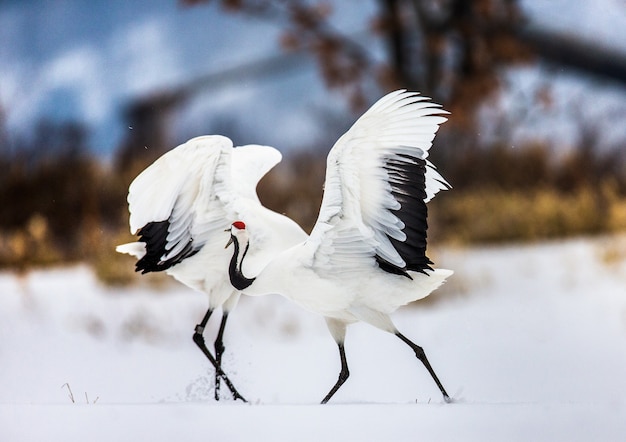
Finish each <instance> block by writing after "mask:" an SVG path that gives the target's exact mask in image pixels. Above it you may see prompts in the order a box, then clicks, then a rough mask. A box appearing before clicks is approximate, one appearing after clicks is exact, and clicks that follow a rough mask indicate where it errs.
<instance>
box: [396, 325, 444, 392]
mask: <svg viewBox="0 0 626 442" xmlns="http://www.w3.org/2000/svg"><path fill="white" fill-rule="evenodd" d="M396 336H397V337H398V338H400V339H401V340H402V341H403V342H404V343H405V344H407V345H408V346H409V347H411V348H412V349H413V351H414V352H415V356H417V359H419V360H420V361H421V362H422V364H424V367H426V370H428V372H429V373H430V375H431V376H432V378H433V380H434V381H435V384H437V387H439V391H441V394H443V399H444V400H445V401H446V402H452V399H450V396H449V395H448V393H447V392H446V389H445V388H443V385H442V384H441V381H439V378H438V377H437V375H436V374H435V370H433V367H432V366H431V365H430V362H428V358H427V357H426V353H424V349H423V348H422V347H420V346H419V345H417V344H415V343H413V342H412V341H411V340H410V339H409V338H407V337H406V336H404V335H403V334H402V333H400V332H396Z"/></svg>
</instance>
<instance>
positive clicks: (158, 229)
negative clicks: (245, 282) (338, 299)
mask: <svg viewBox="0 0 626 442" xmlns="http://www.w3.org/2000/svg"><path fill="white" fill-rule="evenodd" d="M281 159H282V156H281V154H280V152H278V151H277V150H276V149H274V148H272V147H269V146H258V145H249V146H242V147H237V148H233V144H232V142H231V140H230V139H228V138H226V137H223V136H219V135H214V136H203V137H197V138H193V139H191V140H189V141H187V142H186V143H184V144H182V145H180V146H178V147H176V148H174V149H172V150H171V151H169V152H167V153H165V154H164V155H163V156H161V157H160V158H159V159H157V160H156V161H155V162H154V163H153V164H152V165H150V166H149V167H148V168H146V169H145V170H144V171H143V172H141V173H140V174H139V175H138V176H137V177H136V178H135V180H134V181H133V182H132V183H131V185H130V188H129V192H128V207H129V211H130V220H129V223H130V231H131V233H132V234H133V235H139V241H138V242H134V243H129V244H124V245H120V246H118V247H117V249H116V250H117V251H118V252H121V253H128V254H131V255H133V256H135V257H137V258H138V259H139V261H138V262H137V264H136V270H137V271H142V272H143V273H146V272H155V271H165V272H166V273H168V274H169V275H171V276H173V277H174V278H176V279H177V280H179V281H180V282H182V283H183V284H186V285H187V286H189V287H192V288H194V289H196V290H199V291H202V292H204V293H206V294H208V296H209V307H208V310H207V313H206V315H205V316H204V318H203V320H202V321H201V322H200V324H198V325H197V326H196V332H195V334H194V341H195V342H196V344H197V345H198V346H199V347H200V349H201V350H202V351H203V353H205V355H206V356H207V357H208V358H209V360H210V361H211V362H212V363H213V365H214V366H215V368H216V391H215V396H216V399H218V398H219V395H218V394H219V378H220V377H222V378H223V379H224V380H225V382H226V383H227V384H228V386H229V388H231V392H232V393H233V395H234V396H235V398H240V399H243V398H242V397H241V395H239V393H238V392H237V391H236V390H235V389H234V386H232V383H230V381H229V380H228V378H227V377H226V375H225V374H223V372H222V371H221V354H222V352H223V343H222V335H223V332H224V327H225V324H226V319H227V318H228V314H229V312H230V311H231V310H232V308H234V307H235V305H236V303H237V300H238V299H239V295H240V292H239V291H237V290H235V289H233V287H232V285H231V284H230V282H229V278H228V261H229V259H230V253H229V252H228V251H226V250H224V243H223V241H224V231H225V230H228V228H229V227H230V220H232V219H238V218H246V219H254V220H255V225H254V227H252V228H251V229H250V236H251V238H253V240H254V243H255V244H254V245H253V246H251V247H250V250H249V253H248V259H249V262H250V267H251V268H255V269H256V270H257V271H259V270H261V269H262V268H263V267H264V266H265V265H266V264H267V262H269V260H270V259H271V258H272V257H273V256H274V255H275V254H276V253H278V252H279V251H282V250H285V249H287V248H288V247H291V246H292V245H294V244H297V243H299V242H301V241H303V240H304V239H305V238H306V234H305V232H304V231H303V230H302V229H301V228H300V227H299V226H298V225H297V224H296V223H295V222H293V221H292V220H291V219H289V218H287V217H285V216H283V215H280V214H277V213H275V212H273V211H271V210H269V209H267V208H265V207H264V206H263V205H262V204H261V203H260V201H259V199H258V197H257V194H256V186H257V184H258V182H259V180H260V179H261V178H262V177H263V176H264V175H265V174H266V173H267V172H268V171H269V170H270V169H272V168H273V167H274V166H275V165H276V164H277V163H279V162H280V160H281ZM219 307H222V310H223V316H222V323H221V325H220V329H219V332H218V336H217V338H216V341H215V351H216V355H215V358H213V356H212V355H211V353H210V352H209V351H208V349H207V348H206V346H205V344H204V339H203V337H202V333H203V331H204V327H205V326H206V324H207V322H208V320H209V317H210V316H211V314H212V312H213V311H214V310H215V309H218V308H219Z"/></svg>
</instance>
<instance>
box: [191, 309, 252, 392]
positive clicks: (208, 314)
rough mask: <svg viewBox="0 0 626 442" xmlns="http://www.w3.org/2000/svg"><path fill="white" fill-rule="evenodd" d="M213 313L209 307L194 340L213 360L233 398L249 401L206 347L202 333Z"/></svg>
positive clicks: (217, 373) (216, 370)
mask: <svg viewBox="0 0 626 442" xmlns="http://www.w3.org/2000/svg"><path fill="white" fill-rule="evenodd" d="M212 313H213V310H212V309H208V310H207V312H206V314H205V315H204V318H202V321H201V322H200V324H198V325H196V328H195V331H194V334H193V342H195V343H196V345H197V346H198V348H200V350H201V351H202V353H204V355H205V356H206V357H207V359H208V360H209V362H211V364H212V365H213V367H215V373H216V376H219V377H220V378H222V379H223V380H224V382H225V383H226V386H227V387H228V389H229V390H230V392H231V394H232V395H233V398H234V399H235V400H237V399H240V400H241V401H243V402H248V401H246V399H245V398H244V397H243V396H242V395H240V394H239V392H238V391H237V389H236V388H235V386H234V385H233V383H232V382H231V381H230V379H228V376H226V373H224V372H223V371H222V367H220V365H219V364H218V363H217V361H216V360H215V358H214V357H213V355H212V354H211V352H210V351H209V349H208V348H207V347H206V344H205V343H204V336H202V333H204V327H206V324H207V322H209V318H210V317H211V314H212Z"/></svg>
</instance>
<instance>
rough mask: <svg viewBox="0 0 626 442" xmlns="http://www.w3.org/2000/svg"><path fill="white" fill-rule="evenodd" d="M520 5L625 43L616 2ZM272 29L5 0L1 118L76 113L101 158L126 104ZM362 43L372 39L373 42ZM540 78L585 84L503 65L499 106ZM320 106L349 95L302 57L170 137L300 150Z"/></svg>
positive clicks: (218, 102)
mask: <svg viewBox="0 0 626 442" xmlns="http://www.w3.org/2000/svg"><path fill="white" fill-rule="evenodd" d="M332 4H333V6H334V14H333V19H334V20H335V22H334V25H335V26H336V27H337V28H338V29H341V30H342V31H345V32H348V33H355V34H358V33H360V32H363V31H364V29H363V28H364V26H367V25H368V23H369V21H368V17H371V16H373V14H374V13H375V11H376V2H375V1H373V0H369V1H358V2H357V1H356V0H352V1H347V2H338V1H333V2H332ZM521 4H522V7H523V8H524V10H525V11H526V12H527V14H528V15H529V16H530V19H531V23H534V24H536V25H538V26H544V27H550V28H554V29H557V30H560V31H563V32H573V33H575V34H576V35H581V36H584V37H588V38H593V39H596V40H598V41H600V42H602V43H603V44H605V45H607V46H608V47H611V48H614V49H618V50H619V49H621V50H624V51H626V45H625V44H624V42H626V26H624V25H626V6H625V2H624V1H623V0H602V1H591V0H587V1H580V2H568V1H565V0H555V1H547V0H546V1H542V0H522V1H521ZM357 5H358V6H357ZM280 33H281V29H280V28H279V26H278V25H277V24H276V23H270V22H266V21H261V20H258V19H253V18H249V17H246V16H245V15H242V14H225V13H224V12H223V11H221V10H220V9H219V7H218V6H217V5H215V4H209V5H205V6H200V7H194V8H184V7H181V6H180V5H179V4H178V3H177V1H176V0H152V1H148V0H139V1H133V2H126V1H124V0H110V1H104V0H94V1H90V2H85V1H81V0H29V1H3V2H0V41H1V42H2V44H0V106H1V108H2V109H3V112H4V118H5V124H6V125H7V128H8V129H9V131H11V132H16V133H24V132H28V131H29V130H30V128H31V127H32V125H33V124H34V123H35V122H36V121H37V120H38V119H41V118H47V119H50V120H52V121H69V120H79V121H83V122H84V123H86V124H87V126H88V127H89V129H90V131H91V133H92V139H91V140H90V144H91V145H92V146H93V147H94V149H95V150H96V151H97V152H98V153H100V154H102V155H103V156H107V155H110V153H111V152H112V151H113V150H114V149H115V148H116V147H117V146H118V145H119V143H120V141H121V140H122V139H123V137H124V136H125V134H126V133H127V131H128V130H130V128H129V127H127V125H126V126H125V124H124V121H122V119H121V110H122V109H123V107H124V105H125V104H127V103H128V102H129V100H131V99H132V98H136V97H140V96H145V95H147V94H149V93H151V92H154V91H158V90H162V89H164V88H167V87H171V86H176V85H182V84H185V83H186V82H188V81H190V80H193V79H195V78H198V77H201V76H203V75H206V74H209V73H216V72H221V71H223V70H226V69H229V68H233V67H237V66H241V65H246V64H248V63H251V62H254V61H255V60H262V59H265V58H267V57H271V56H274V55H277V54H280V53H281V50H280V48H279V43H278V42H279V36H280ZM370 43H371V45H372V46H373V47H374V48H377V47H380V42H379V41H377V40H375V39H373V38H372V41H370V42H368V44H370ZM547 76H552V77H555V78H556V79H557V80H556V81H557V82H558V85H560V86H559V87H560V88H565V91H564V92H561V93H560V94H561V96H563V97H569V96H570V95H571V90H578V92H577V93H578V95H581V94H582V95H584V94H585V93H586V91H588V89H589V83H588V82H585V81H583V82H582V83H581V81H580V79H579V78H578V77H576V78H578V79H576V78H575V79H574V80H572V79H571V76H569V74H568V73H564V74H563V73H559V72H556V73H554V72H547V73H546V72H544V71H537V70H528V71H526V72H525V73H524V72H522V73H520V72H516V73H510V74H509V77H508V81H509V82H510V83H511V85H512V87H511V91H512V92H511V93H510V94H509V95H508V96H507V95H504V96H503V97H502V101H500V102H499V103H498V106H499V107H502V106H505V107H506V106H512V105H513V102H514V101H515V100H516V95H515V94H516V93H517V94H518V95H519V89H520V88H522V89H523V88H528V87H531V88H532V87H535V88H538V87H541V85H542V84H543V83H544V82H545V81H546V80H545V78H546V77H547ZM572 83H573V85H571V84H572ZM568 84H570V85H571V86H568ZM591 86H592V88H593V93H594V94H596V95H597V96H599V97H604V98H601V99H600V100H599V102H600V103H602V105H601V106H600V107H601V108H603V109H604V108H606V107H607V106H608V107H611V106H613V107H615V106H618V107H619V106H620V104H619V103H622V102H624V101H625V100H624V97H625V95H624V94H625V92H624V89H623V88H622V89H621V92H620V94H618V95H617V97H616V94H615V90H614V89H613V88H610V87H609V88H608V90H607V89H606V87H605V85H604V84H602V83H597V82H595V83H592V85H591ZM572 87H573V88H574V89H571V88H572ZM516 90H517V92H516ZM611 97H612V98H611ZM606 100H608V102H606ZM611 100H613V101H615V102H617V103H618V104H613V103H612V102H611ZM559 106H560V107H559ZM568 106H571V99H570V98H567V99H564V101H563V102H562V103H558V102H557V104H556V105H555V108H556V111H555V110H554V109H552V111H551V112H552V113H553V114H555V115H552V117H551V118H554V119H555V120H558V119H559V118H561V119H562V118H563V117H562V115H560V114H559V115H556V114H557V113H559V112H561V110H562V108H567V107H568ZM594 106H595V105H594ZM594 106H591V107H592V109H589V112H590V113H591V115H592V116H593V118H603V115H602V112H600V114H601V115H599V116H597V115H594V114H593V113H594V112H595V113H596V114H597V113H598V111H595V110H594V109H593V107H594ZM584 107H585V108H587V107H589V106H587V105H585V106H584ZM322 112H337V113H338V114H341V113H342V112H343V113H344V114H345V113H347V108H346V103H345V102H344V101H343V99H342V98H341V97H340V96H338V95H337V94H334V93H331V92H328V91H327V90H325V88H324V86H323V84H322V82H321V80H320V79H319V76H318V74H317V71H316V66H315V64H314V62H313V61H312V60H311V59H310V58H307V57H301V58H300V61H299V62H298V63H297V67H291V68H289V69H288V70H286V71H285V73H284V74H283V75H281V76H278V77H276V78H269V77H261V78H257V79H256V80H255V79H250V78H248V79H246V80H245V81H238V80H237V79H233V81H231V82H226V83H225V84H221V85H220V87H219V88H212V89H211V90H207V91H206V92H205V93H203V94H200V95H199V96H198V97H196V98H195V99H194V100H192V101H191V102H190V103H188V104H187V106H186V107H185V108H184V109H183V110H182V112H181V113H179V114H178V115H177V120H178V121H177V124H176V127H177V130H178V131H179V134H177V135H180V136H182V135H188V136H195V135H198V134H199V132H202V131H203V130H204V129H205V128H206V127H207V124H208V123H210V122H222V123H225V122H226V123H227V122H229V121H236V122H237V124H238V125H239V127H238V129H240V130H239V132H241V133H244V134H254V136H255V137H256V138H254V139H250V140H247V139H245V140H235V142H236V143H237V144H243V143H247V142H258V143H264V144H272V145H277V146H281V147H285V148H289V147H291V146H306V145H307V144H312V143H311V141H309V140H314V139H315V138H316V137H317V136H319V133H320V131H321V130H322V128H321V126H320V125H321V124H322V123H320V122H319V119H318V118H316V115H319V113H322ZM561 113H562V112H561ZM530 122H531V123H532V121H530ZM571 124H572V123H571V122H570V123H569V126H568V124H566V122H565V123H564V124H561V125H560V126H559V127H560V131H561V132H562V133H559V131H558V130H557V136H558V137H559V138H560V139H566V140H567V139H568V137H569V138H572V140H571V143H573V142H574V141H575V139H574V138H575V136H572V133H573V129H574V128H572V127H571ZM543 130H544V131H549V132H552V131H553V125H550V126H545V125H544V129H543ZM529 131H530V132H532V133H537V132H538V133H541V130H539V131H537V129H536V128H535V127H534V126H533V124H531V125H530V128H526V129H524V128H521V129H520V134H521V136H524V135H525V134H527V133H528V132H529ZM620 136H621V135H619V136H617V137H618V138H619V137H620ZM181 141H182V140H181Z"/></svg>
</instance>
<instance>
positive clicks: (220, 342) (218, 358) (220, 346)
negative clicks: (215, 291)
mask: <svg viewBox="0 0 626 442" xmlns="http://www.w3.org/2000/svg"><path fill="white" fill-rule="evenodd" d="M227 320H228V312H224V313H223V314H222V322H221V323H220V328H219V330H218V332H217V337H216V338H215V343H214V347H215V362H217V365H218V366H219V367H220V368H222V355H223V354H224V329H225V328H226V321H227ZM220 387H221V382H220V376H219V375H218V373H217V371H216V372H215V400H216V401H219V400H220Z"/></svg>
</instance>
